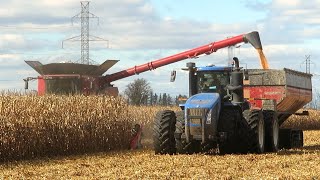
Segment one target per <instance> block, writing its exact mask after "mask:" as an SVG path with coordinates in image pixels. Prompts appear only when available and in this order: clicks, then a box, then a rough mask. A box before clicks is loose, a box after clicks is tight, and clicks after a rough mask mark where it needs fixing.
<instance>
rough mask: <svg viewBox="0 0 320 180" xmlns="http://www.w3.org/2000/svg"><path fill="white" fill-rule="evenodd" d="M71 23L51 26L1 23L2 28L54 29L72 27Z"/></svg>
mask: <svg viewBox="0 0 320 180" xmlns="http://www.w3.org/2000/svg"><path fill="white" fill-rule="evenodd" d="M71 27H72V26H70V25H53V26H50V27H42V26H33V25H31V26H11V25H0V29H53V28H57V29H58V28H71Z"/></svg>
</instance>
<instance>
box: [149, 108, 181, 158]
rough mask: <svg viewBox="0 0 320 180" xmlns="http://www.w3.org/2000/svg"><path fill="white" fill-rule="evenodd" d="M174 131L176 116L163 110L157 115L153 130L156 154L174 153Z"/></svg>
mask: <svg viewBox="0 0 320 180" xmlns="http://www.w3.org/2000/svg"><path fill="white" fill-rule="evenodd" d="M175 130H176V115H175V113H174V112H173V111H170V110H165V111H160V112H158V113H157V115H156V117H155V121H154V128H153V143H154V150H155V153H156V154H174V153H176V142H175V138H174V132H175Z"/></svg>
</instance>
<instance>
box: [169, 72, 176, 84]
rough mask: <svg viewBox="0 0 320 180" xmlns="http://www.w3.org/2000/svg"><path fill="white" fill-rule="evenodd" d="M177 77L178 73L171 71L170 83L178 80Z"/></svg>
mask: <svg viewBox="0 0 320 180" xmlns="http://www.w3.org/2000/svg"><path fill="white" fill-rule="evenodd" d="M176 76H177V71H175V70H173V71H171V78H170V82H174V81H175V80H176Z"/></svg>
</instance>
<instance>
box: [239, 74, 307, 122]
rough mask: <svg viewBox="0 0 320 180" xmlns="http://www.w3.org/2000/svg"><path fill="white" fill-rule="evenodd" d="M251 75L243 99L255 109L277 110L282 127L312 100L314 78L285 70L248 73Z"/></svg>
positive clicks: (246, 83)
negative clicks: (312, 79) (291, 116)
mask: <svg viewBox="0 0 320 180" xmlns="http://www.w3.org/2000/svg"><path fill="white" fill-rule="evenodd" d="M248 73H249V80H247V81H245V82H244V84H245V87H244V97H245V98H247V99H249V101H250V103H251V106H253V107H257V108H262V107H265V108H271V109H274V110H276V111H277V113H278V119H279V124H280V125H281V124H282V123H283V122H284V121H285V120H286V119H287V118H288V117H289V116H290V115H292V114H294V113H296V111H298V110H299V109H300V108H302V107H303V106H304V105H306V104H307V103H309V102H310V101H311V100H312V85H311V77H312V75H311V74H307V73H303V72H299V71H294V70H291V69H286V68H285V69H283V70H274V69H268V70H262V69H249V70H248ZM270 100H274V102H270ZM273 103H275V104H273Z"/></svg>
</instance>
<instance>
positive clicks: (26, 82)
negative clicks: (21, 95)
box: [23, 79, 29, 89]
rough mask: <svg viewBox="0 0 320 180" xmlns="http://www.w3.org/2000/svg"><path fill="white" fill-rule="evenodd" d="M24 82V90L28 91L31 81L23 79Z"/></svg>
mask: <svg viewBox="0 0 320 180" xmlns="http://www.w3.org/2000/svg"><path fill="white" fill-rule="evenodd" d="M23 80H24V89H28V88H29V81H28V80H27V79H23Z"/></svg>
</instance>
